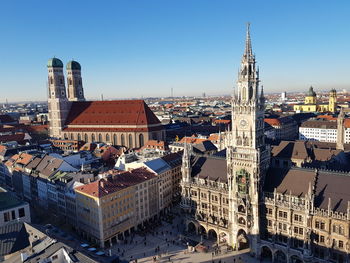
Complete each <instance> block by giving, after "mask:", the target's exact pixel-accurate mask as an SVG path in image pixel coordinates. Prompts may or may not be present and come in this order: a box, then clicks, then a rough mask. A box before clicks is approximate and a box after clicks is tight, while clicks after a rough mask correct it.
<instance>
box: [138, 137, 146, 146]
mask: <svg viewBox="0 0 350 263" xmlns="http://www.w3.org/2000/svg"><path fill="white" fill-rule="evenodd" d="M139 143H140V147H142V146H143V145H144V143H145V142H144V139H143V134H140V135H139Z"/></svg>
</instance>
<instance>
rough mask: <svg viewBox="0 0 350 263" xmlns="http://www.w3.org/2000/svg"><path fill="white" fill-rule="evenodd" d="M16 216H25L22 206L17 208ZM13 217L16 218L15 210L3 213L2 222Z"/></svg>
mask: <svg viewBox="0 0 350 263" xmlns="http://www.w3.org/2000/svg"><path fill="white" fill-rule="evenodd" d="M18 217H19V218H22V217H25V212H24V208H20V209H18ZM15 219H16V210H12V211H11V212H5V213H4V222H9V221H11V220H15Z"/></svg>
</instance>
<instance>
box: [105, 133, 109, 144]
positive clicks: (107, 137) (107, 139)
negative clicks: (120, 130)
mask: <svg viewBox="0 0 350 263" xmlns="http://www.w3.org/2000/svg"><path fill="white" fill-rule="evenodd" d="M106 142H109V134H108V133H107V134H106Z"/></svg>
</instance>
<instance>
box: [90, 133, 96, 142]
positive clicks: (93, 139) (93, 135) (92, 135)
mask: <svg viewBox="0 0 350 263" xmlns="http://www.w3.org/2000/svg"><path fill="white" fill-rule="evenodd" d="M91 142H95V134H91Z"/></svg>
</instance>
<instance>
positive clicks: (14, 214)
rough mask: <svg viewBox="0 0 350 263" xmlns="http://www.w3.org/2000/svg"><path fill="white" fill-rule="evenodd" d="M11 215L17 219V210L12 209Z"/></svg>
mask: <svg viewBox="0 0 350 263" xmlns="http://www.w3.org/2000/svg"><path fill="white" fill-rule="evenodd" d="M11 215H12V220H15V219H16V212H15V210H12V211H11Z"/></svg>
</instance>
